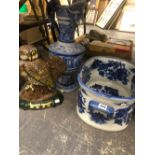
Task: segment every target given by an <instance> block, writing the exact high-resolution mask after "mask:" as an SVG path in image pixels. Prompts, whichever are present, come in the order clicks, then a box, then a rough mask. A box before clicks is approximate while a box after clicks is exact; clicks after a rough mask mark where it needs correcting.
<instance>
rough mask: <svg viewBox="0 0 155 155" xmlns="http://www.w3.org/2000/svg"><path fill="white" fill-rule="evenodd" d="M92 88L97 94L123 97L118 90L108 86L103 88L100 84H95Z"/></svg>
mask: <svg viewBox="0 0 155 155" xmlns="http://www.w3.org/2000/svg"><path fill="white" fill-rule="evenodd" d="M91 88H93V89H94V90H95V91H96V92H99V93H103V94H106V95H108V96H116V97H122V96H120V95H119V92H118V90H117V89H114V88H111V87H108V86H102V85H99V84H94V85H93V86H91Z"/></svg>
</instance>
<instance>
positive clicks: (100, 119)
mask: <svg viewBox="0 0 155 155" xmlns="http://www.w3.org/2000/svg"><path fill="white" fill-rule="evenodd" d="M89 114H90V116H91V120H92V121H95V122H96V123H97V124H105V123H106V117H105V116H104V115H103V114H101V113H99V112H89Z"/></svg>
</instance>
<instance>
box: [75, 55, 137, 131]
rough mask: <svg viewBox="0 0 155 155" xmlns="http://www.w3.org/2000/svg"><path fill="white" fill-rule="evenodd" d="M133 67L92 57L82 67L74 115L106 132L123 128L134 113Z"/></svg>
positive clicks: (118, 61) (113, 60)
mask: <svg viewBox="0 0 155 155" xmlns="http://www.w3.org/2000/svg"><path fill="white" fill-rule="evenodd" d="M134 78H135V74H134V66H133V65H132V64H130V63H128V62H126V61H122V60H120V59H114V58H105V57H93V58H91V59H89V60H88V61H87V62H86V63H85V64H84V66H83V67H82V69H81V71H80V73H79V75H78V82H79V84H80V86H81V88H80V90H79V95H78V105H77V113H78V115H79V116H80V118H81V119H82V120H83V121H85V122H86V123H88V124H89V125H92V126H94V127H95V128H99V129H103V130H106V131H120V130H123V129H125V128H126V127H127V125H128V123H129V121H130V119H131V115H132V111H133V110H134V85H135V82H134Z"/></svg>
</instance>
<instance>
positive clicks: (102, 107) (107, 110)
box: [88, 100, 114, 120]
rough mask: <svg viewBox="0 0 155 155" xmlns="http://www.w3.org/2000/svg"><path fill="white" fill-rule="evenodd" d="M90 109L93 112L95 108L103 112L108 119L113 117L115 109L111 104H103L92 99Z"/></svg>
mask: <svg viewBox="0 0 155 155" xmlns="http://www.w3.org/2000/svg"><path fill="white" fill-rule="evenodd" d="M88 109H89V111H91V112H93V111H94V110H97V111H100V112H103V113H104V115H105V118H106V119H107V120H108V119H110V118H112V117H113V113H114V109H113V108H112V107H110V106H106V105H103V104H101V103H99V102H97V101H94V100H91V101H90V102H89V105H88Z"/></svg>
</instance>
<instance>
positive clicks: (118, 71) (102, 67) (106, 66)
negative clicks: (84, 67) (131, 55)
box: [91, 59, 129, 85]
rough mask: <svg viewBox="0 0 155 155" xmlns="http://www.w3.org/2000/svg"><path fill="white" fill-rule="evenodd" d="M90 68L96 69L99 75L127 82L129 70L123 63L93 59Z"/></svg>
mask: <svg viewBox="0 0 155 155" xmlns="http://www.w3.org/2000/svg"><path fill="white" fill-rule="evenodd" d="M91 69H97V70H98V72H99V75H101V76H105V77H107V78H108V79H109V80H115V81H116V80H118V81H121V82H122V83H123V84H125V85H126V84H128V81H129V79H128V75H129V71H128V70H127V69H126V68H125V64H123V63H121V62H116V61H112V60H109V61H108V62H107V63H104V62H102V61H101V60H98V59H96V60H94V62H93V64H92V65H91Z"/></svg>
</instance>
